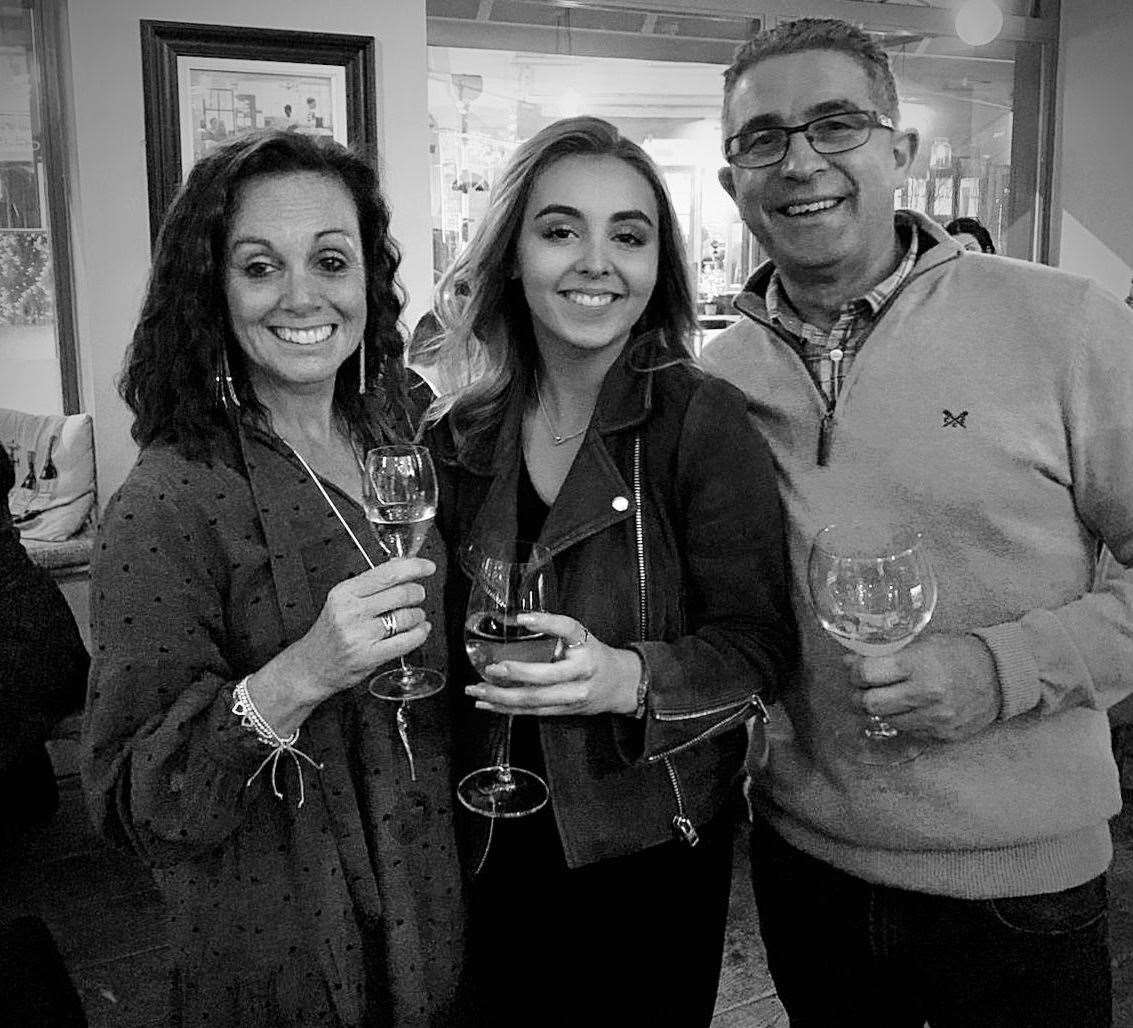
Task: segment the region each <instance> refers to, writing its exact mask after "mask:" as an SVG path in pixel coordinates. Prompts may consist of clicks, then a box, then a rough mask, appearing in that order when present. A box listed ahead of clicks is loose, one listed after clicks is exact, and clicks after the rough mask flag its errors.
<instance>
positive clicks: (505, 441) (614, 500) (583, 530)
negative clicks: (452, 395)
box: [469, 334, 665, 554]
mask: <svg viewBox="0 0 1133 1028" xmlns="http://www.w3.org/2000/svg"><path fill="white" fill-rule="evenodd" d="M664 359H665V351H664V350H663V349H661V348H660V347H659V346H658V345H657V341H656V339H655V338H654V337H653V336H652V335H651V334H650V335H646V336H642V337H640V338H639V339H637V340H635V341H633V342H631V343H630V344H628V345H627V346H626V347H625V349H623V350H622V352H621V354H620V355H619V356H618V359H617V360H616V361H615V362H614V364H613V366H612V367H611V368H610V370H609V372H608V373H607V374H606V378H605V380H604V381H603V383H602V389H601V392H600V393H599V394H598V402H597V403H596V404H595V407H594V414H593V416H592V417H591V419H590V426H589V428H587V430H586V435H585V437H584V438H583V441H582V445H581V447H579V450H578V454H577V455H576V456H575V458H574V463H573V464H572V465H571V468H570V471H569V472H568V473H567V477H566V480H565V481H564V482H563V486H562V489H560V490H559V495H558V497H557V498H556V500H555V503H554V505H553V506H552V508H551V512H550V514H549V515H548V516H547V520H546V523H545V524H544V525H543V532H542V535H541V536H540V538H539V539H538V540H536V541H537V542H540V543H542V544H543V545H544V546H546V547H547V548H548V549H549V550H550V551H551V553H552V554H557V553H560V552H562V551H563V550H565V549H568V548H569V547H571V546H574V545H575V544H576V543H578V542H579V541H580V540H582V539H586V538H588V537H589V536H592V535H594V534H595V533H597V532H601V531H603V530H604V529H606V528H608V527H609V526H611V525H614V524H617V523H618V522H619V521H625V520H627V519H628V518H630V517H632V516H633V513H634V511H633V491H632V489H631V488H630V487H629V485H627V483H626V480H625V477H624V476H623V475H622V473H621V471H620V470H619V468H618V465H617V463H616V461H615V459H614V457H613V455H612V453H611V451H610V444H611V443H612V442H613V441H614V440H615V439H616V438H617V437H618V436H619V435H621V434H622V433H625V432H628V431H630V430H632V429H634V428H636V427H638V426H639V425H641V424H642V423H643V422H644V421H645V419H646V418H647V417H648V416H649V411H650V409H651V407H652V398H653V375H652V374H651V373H650V372H648V371H643V370H640V369H641V368H642V367H649V366H650V365H651V364H652V363H655V362H657V361H658V360H664ZM525 402H526V398H525V397H524V396H523V395H522V393H521V392H520V391H519V390H516V391H515V392H514V394H513V396H512V397H511V400H510V401H509V404H508V407H507V409H506V411H505V413H504V416H503V418H502V419H501V422H500V431H499V435H498V436H497V437H496V443H495V451H494V454H493V457H492V462H491V463H492V468H493V473H492V474H493V477H492V481H491V484H490V485H489V486H488V492H487V495H486V496H485V498H484V502H483V504H482V505H481V507H480V510H479V512H478V513H477V515H476V517H475V519H474V520H473V522H472V529H471V532H470V534H469V538H470V539H471V540H472V541H473V542H475V541H476V540H477V539H480V538H483V536H484V535H487V534H489V533H500V534H505V535H506V534H510V535H514V534H515V532H516V521H517V511H516V504H517V496H518V489H519V471H520V461H522V460H523V447H522V442H521V440H522V435H523V433H522V429H523V410H524V404H525Z"/></svg>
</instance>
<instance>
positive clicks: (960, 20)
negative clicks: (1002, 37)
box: [956, 0, 1003, 46]
mask: <svg viewBox="0 0 1133 1028" xmlns="http://www.w3.org/2000/svg"><path fill="white" fill-rule="evenodd" d="M1002 30H1003V11H1001V10H1000V9H999V5H998V4H997V3H996V2H995V0H964V2H963V3H962V4H960V6H959V7H957V8H956V35H958V36H959V37H960V38H961V39H962V40H963V41H964V42H965V43H967V44H968V46H983V45H984V44H985V43H990V42H991V41H992V40H993V39H995V37H996V36H998V35H999V33H1000V32H1001V31H1002Z"/></svg>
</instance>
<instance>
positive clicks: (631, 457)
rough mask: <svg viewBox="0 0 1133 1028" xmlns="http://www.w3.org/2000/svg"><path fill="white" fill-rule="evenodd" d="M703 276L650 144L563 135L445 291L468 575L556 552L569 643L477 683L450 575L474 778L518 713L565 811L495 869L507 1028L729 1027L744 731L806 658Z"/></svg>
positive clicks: (501, 845) (504, 854) (538, 159)
mask: <svg viewBox="0 0 1133 1028" xmlns="http://www.w3.org/2000/svg"><path fill="white" fill-rule="evenodd" d="M685 267H686V265H685V260H684V252H683V246H682V243H681V239H680V234H679V230H678V227H677V222H676V218H675V215H674V213H673V209H672V206H671V203H670V201H669V198H668V194H667V193H666V191H665V188H664V185H663V183H662V180H661V177H660V174H659V172H658V171H657V169H656V167H655V166H654V165H653V163H652V162H651V161H650V160H649V158H648V157H647V156H646V155H645V153H644V152H643V151H642V150H641V149H640V147H638V146H637V145H636V144H634V143H632V142H630V141H628V140H626V139H624V138H622V137H621V136H619V135H618V133H617V131H616V129H614V128H613V126H611V125H609V124H608V123H607V122H604V121H600V120H599V119H596V118H574V119H568V120H564V121H559V122H555V123H554V124H552V125H550V126H548V127H547V128H545V129H543V130H542V131H540V132H539V133H537V134H536V135H535V136H534V137H532V138H531V139H530V140H528V141H527V142H525V143H523V144H522V145H521V146H520V147H519V148H518V149H517V151H516V152H515V154H514V156H513V157H512V160H511V162H510V163H509V165H508V167H507V168H506V170H505V171H504V172H503V173H502V175H501V177H500V179H499V181H498V182H497V184H496V186H495V189H494V192H493V194H492V198H491V201H490V203H489V205H488V209H487V212H486V214H485V218H484V221H483V222H482V224H481V227H480V228H479V230H478V231H477V234H476V235H475V237H474V238H473V240H472V241H471V243H470V244H469V246H468V248H467V249H466V250H465V251H464V253H463V255H462V256H461V257H460V258H459V259H458V260H457V262H456V263H455V264H454V265H453V267H452V268H451V269H450V270H449V271H448V272H447V273H446V275H445V277H444V278H443V279H442V281H441V282H440V284H439V286H438V292H437V296H438V316H439V320H440V323H441V325H442V326H443V327H444V328H445V329H446V332H445V334H444V335H443V336H441V338H440V339H439V340H438V341H437V342H436V343H435V344H433V345H432V346H430V345H429V344H428V342H427V341H428V339H429V335H430V334H429V333H426V332H423V333H422V334H421V335H422V339H423V341H424V346H425V349H426V353H425V354H424V355H423V356H425V357H427V358H429V359H430V360H431V361H433V362H436V363H438V364H439V370H440V371H441V372H445V371H448V372H452V371H455V372H456V373H457V377H459V376H460V375H461V374H462V375H463V376H464V382H465V384H466V387H465V388H464V389H463V391H459V392H458V393H457V395H456V399H455V402H452V403H451V409H449V411H448V414H447V417H446V419H445V421H444V422H443V423H442V424H441V426H440V428H439V429H438V430H437V432H436V433H435V436H436V437H435V439H434V444H435V446H436V448H437V451H438V455H439V457H440V462H439V466H440V468H441V477H442V492H441V505H440V510H439V518H440V522H439V523H440V525H441V528H442V534H443V535H444V536H445V539H446V542H447V544H448V547H449V552H450V561H451V560H452V559H453V558H454V554H455V553H456V552H457V551H458V550H459V549H460V548H462V547H464V546H465V545H467V544H470V543H475V542H476V541H477V540H478V539H479V538H480V537H481V535H482V533H485V532H493V531H496V532H498V531H501V530H502V531H512V532H514V533H515V534H516V535H517V536H518V537H519V538H528V539H536V540H537V541H539V542H541V543H543V544H545V545H546V546H547V547H549V548H550V549H551V551H552V553H553V554H554V560H555V565H556V570H557V573H558V582H559V596H558V600H559V603H558V608H557V611H558V612H557V613H555V614H550V615H547V616H543V617H537V618H534V619H532V620H531V621H530V622H529V624H530V625H531V626H532V627H533V628H537V629H542V630H545V631H549V632H551V633H553V634H555V635H558V636H560V637H561V638H562V639H563V640H564V641H565V642H566V646H567V648H566V649H565V650H564V656H563V658H562V659H561V660H559V661H558V662H556V663H552V664H535V663H531V664H520V663H515V662H506V663H503V664H499V665H494V666H489V668H488V669H487V671H486V672H485V674H486V680H485V681H483V682H477V681H476V676H475V675H474V673H473V672H472V669H471V667H469V666H468V664H467V662H466V659H465V658H464V656H463V653H464V649H463V641H462V638H461V618H462V615H463V612H464V605H465V603H466V598H467V595H468V582H467V581H466V580H465V579H464V577H463V576H458V575H455V574H454V575H452V576H450V579H449V591H448V595H447V597H446V615H447V621H448V624H449V632H450V661H452V662H454V663H452V664H451V666H452V667H454V668H456V667H459V668H460V669H461V670H460V671H457V672H454V679H455V680H456V681H457V682H461V683H475V684H470V685H468V688H467V689H466V690H465V691H466V692H467V693H468V695H469V696H471V697H473V698H475V699H476V700H477V701H478V702H477V704H476V707H478V708H482V709H474V708H473V705H472V704H471V703H468V704H467V706H466V711H465V712H466V717H465V718H464V719H463V721H462V723H461V727H460V732H459V738H460V739H461V740H462V741H465V742H467V744H468V749H467V752H465V753H464V754H463V755H462V756H463V761H464V767H465V769H467V770H471V769H472V768H476V767H482V766H484V765H485V764H488V763H495V762H496V759H495V757H494V751H495V748H496V745H497V744H498V741H499V736H500V732H499V729H500V728H501V725H502V723H503V719H501V718H493V717H490V716H489V715H488V714H486V713H484V712H483V710H484V709H486V710H489V711H494V712H497V713H501V714H502V713H508V712H514V713H515V714H518V715H524V716H521V717H517V718H516V719H515V723H514V724H515V727H514V732H513V737H514V738H513V748H512V761H513V763H514V764H516V765H517V766H520V767H525V768H528V769H531V770H535V771H537V772H539V773H540V774H541V775H542V777H544V778H545V780H546V781H547V782H548V783H549V786H550V793H551V802H550V804H549V805H548V806H546V807H544V808H543V810H542V811H540V812H539V813H537V814H534V815H531V816H528V817H525V818H522V819H519V820H515V821H501V822H495V823H493V831H492V833H491V836H490V845H488V843H487V842H486V841H485V838H484V835H487V833H486V832H485V833H484V835H481V836H479V838H477V839H475V840H474V842H473V843H472V844H471V845H470V846H469V852H468V858H469V860H470V863H471V864H472V866H474V867H475V866H476V865H480V868H479V874H478V877H477V878H476V881H475V884H474V886H473V907H472V923H471V924H472V930H471V938H472V940H473V941H472V949H473V960H474V963H473V975H474V977H475V983H476V988H477V990H478V992H479V993H480V994H481V995H482V996H484V997H485V1002H486V1006H487V1008H488V1020H489V1023H491V1024H493V1025H531V1024H534V1023H538V1024H540V1025H572V1026H573V1025H583V1024H597V1023H603V1024H606V1023H609V1024H627V1025H628V1024H642V1025H645V1024H649V1025H659V1024H674V1025H681V1026H682V1028H694V1026H696V1025H707V1024H708V1023H709V1021H710V1020H711V1018H712V1009H713V1005H714V1001H715V997H716V989H717V981H718V978H719V971H720V958H721V952H722V946H723V938H724V927H725V918H726V914H727V907H728V892H729V884H730V867H731V849H732V842H731V840H732V834H731V833H732V824H733V823H732V818H731V812H732V810H733V809H734V798H735V797H736V795H737V792H736V790H737V780H736V776H737V771H738V769H739V762H740V761H741V760H742V752H743V749H744V745H745V741H746V734H745V731H744V720H745V719H746V718H748V717H750V716H751V715H752V714H753V713H755V712H756V711H757V710H760V709H761V705H760V701H759V694H761V693H766V692H770V691H773V690H774V689H775V688H777V686H778V683H779V681H780V678H781V677H782V675H783V674H784V672H785V669H786V667H787V665H788V664H789V661H790V659H791V658H792V655H793V650H794V642H795V639H794V629H793V625H792V622H791V617H790V613H789V606H788V599H787V594H786V581H785V567H784V563H783V558H784V554H783V547H782V534H781V533H782V526H781V522H780V515H779V500H778V497H777V495H776V492H775V486H774V474H773V471H772V468H771V463H770V460H769V456H768V453H767V450H766V448H765V446H764V444H763V442H762V440H761V439H760V437H759V435H758V434H757V433H756V432H755V430H754V429H753V428H752V426H751V424H750V421H749V420H748V418H747V415H746V405H745V402H744V399H743V397H742V395H741V394H740V393H739V392H738V391H737V390H735V389H733V388H732V387H731V386H728V385H727V384H726V383H723V382H720V381H718V380H715V379H713V378H710V377H707V376H705V375H704V374H703V373H702V372H700V371H699V370H696V369H695V368H694V367H693V366H692V362H691V359H690V356H689V349H688V345H689V339H690V338H691V335H692V332H693V330H694V327H695V324H696V322H695V315H694V310H693V302H692V294H691V291H690V287H689V283H688V280H687V278H686V273H685ZM427 362H428V361H427ZM441 380H442V381H443V380H445V376H444V375H443V374H442V375H441ZM639 576H640V577H639ZM759 731H760V732H761V731H762V729H761V728H760V729H759ZM466 820H467V821H470V822H471V821H475V823H474V824H472V825H470V827H471V828H473V829H479V828H487V825H488V822H486V821H484V820H481V819H478V818H476V816H475V815H472V814H469V815H468V816H467V818H466ZM678 826H680V827H683V829H684V831H683V833H682V832H680V831H678V830H677V828H678ZM695 839H698V840H699V841H698V842H697V844H696V845H694V846H692V845H690V842H692V841H694V840H695ZM661 983H664V984H661Z"/></svg>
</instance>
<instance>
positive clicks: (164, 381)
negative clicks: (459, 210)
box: [119, 130, 409, 459]
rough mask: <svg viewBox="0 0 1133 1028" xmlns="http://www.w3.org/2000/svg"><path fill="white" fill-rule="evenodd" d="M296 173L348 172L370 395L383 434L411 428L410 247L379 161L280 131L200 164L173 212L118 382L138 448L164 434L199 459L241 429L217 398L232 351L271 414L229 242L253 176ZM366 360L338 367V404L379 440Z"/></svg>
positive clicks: (257, 408)
mask: <svg viewBox="0 0 1133 1028" xmlns="http://www.w3.org/2000/svg"><path fill="white" fill-rule="evenodd" d="M298 172H314V173H316V174H319V175H325V176H328V177H330V178H335V179H338V180H339V181H341V182H342V184H343V185H344V186H345V187H346V189H347V191H348V192H349V193H350V195H351V196H352V197H353V199H354V204H355V206H356V208H357V212H358V226H359V230H360V232H361V236H362V252H363V255H364V258H365V263H366V307H367V314H366V327H365V330H364V332H363V345H364V346H365V356H366V370H367V385H368V392H370V393H372V394H373V395H375V396H376V397H377V399H378V400H379V403H378V408H379V409H378V412H377V417H378V419H379V422H380V423H381V427H382V434H386V435H393V434H405V430H404V429H403V428H402V427H401V426H405V425H406V424H407V422H408V410H409V398H408V390H407V379H406V371H405V366H404V361H403V359H402V357H403V348H404V342H403V338H402V334H401V328H400V317H401V311H402V307H403V305H404V293H403V290H402V288H401V285H400V283H399V282H398V281H397V277H396V275H397V267H398V263H399V262H400V260H401V255H400V253H399V251H398V248H397V244H396V243H395V242H394V241H393V239H392V238H391V237H390V235H389V208H388V207H387V205H386V202H385V200H384V198H383V197H382V194H381V190H380V187H379V182H378V173H377V170H376V168H375V166H374V163H373V162H372V161H371V160H369V159H367V158H366V157H365V156H363V155H361V154H359V153H356V152H354V151H351V150H349V149H347V148H346V147H344V146H342V145H340V144H339V143H336V142H334V141H333V140H332V139H329V138H328V137H323V136H308V135H304V134H302V133H297V132H284V131H278V130H270V131H263V132H254V133H249V134H248V135H245V136H241V137H240V138H238V139H236V140H234V141H233V142H231V143H228V144H226V145H224V146H222V147H220V148H219V149H217V150H216V151H215V152H214V153H212V154H210V155H209V156H207V157H205V158H203V159H202V160H200V161H198V162H197V164H195V165H194V166H193V170H192V171H191V172H190V173H189V178H188V181H187V182H186V183H185V185H184V186H183V187H182V189H181V191H180V192H179V193H178V194H177V197H176V198H175V199H174V201H173V203H172V205H171V206H170V208H169V211H168V212H167V213H166V215H165V219H164V221H163V223H162V226H161V232H160V233H159V235H158V238H157V244H156V246H155V249H154V255H153V266H152V270H151V272H150V278H149V284H148V286H147V289H146V296H145V300H144V302H143V304H142V311H141V315H140V316H139V318H138V324H137V327H136V328H135V329H134V336H133V340H132V342H131V344H130V348H129V350H128V352H127V354H126V363H125V369H124V371H123V374H122V378H121V381H120V383H119V391H120V392H121V394H122V398H123V399H124V400H125V401H126V403H127V405H128V406H129V407H130V409H131V410H132V411H133V412H134V425H133V428H132V429H131V433H132V435H133V437H134V440H135V441H136V442H137V443H138V444H139V445H140V446H146V445H147V444H149V443H152V442H166V443H170V444H172V445H174V446H176V447H177V448H178V449H179V450H180V451H181V452H182V453H183V454H185V455H186V456H187V457H189V458H190V459H203V458H205V457H207V456H208V455H209V454H210V453H211V452H212V451H213V445H214V443H215V441H216V440H217V438H218V437H219V436H220V435H222V434H224V433H228V432H231V431H232V430H233V424H232V421H231V420H230V414H228V413H226V412H225V410H224V409H223V408H222V407H221V406H220V405H219V404H218V402H217V368H218V365H219V361H220V358H221V355H222V354H223V353H226V354H227V356H228V361H229V365H230V367H231V371H232V379H233V384H234V386H235V389H236V395H237V396H238V397H239V399H240V404H241V407H242V408H243V409H244V410H246V411H250V412H252V413H254V414H257V415H258V416H259V417H260V418H261V419H262V420H263V421H264V422H265V423H266V422H268V420H269V419H268V413H267V410H266V409H265V408H264V407H263V405H262V404H261V403H260V402H259V401H258V400H257V398H256V395H255V392H254V391H253V389H252V386H251V384H250V382H249V381H248V378H247V375H246V374H245V371H244V367H243V361H242V359H241V350H240V347H239V345H238V344H237V342H236V339H235V337H234V335H233V333H232V328H231V325H230V320H229V314H228V303H227V299H226V294H225V286H224V272H225V242H226V239H227V235H228V228H229V226H230V225H231V223H232V220H233V216H234V215H235V213H236V205H237V203H238V202H239V198H240V189H241V187H242V186H243V185H244V184H245V183H246V182H248V181H250V180H251V179H254V178H256V177H258V176H265V175H286V174H291V173H298ZM358 359H359V358H358V353H357V352H355V353H352V354H351V355H350V356H349V357H348V358H347V359H346V360H345V361H344V362H343V364H342V366H341V367H340V368H339V369H338V374H337V376H336V379H335V387H334V400H333V403H334V409H335V413H336V414H337V415H338V417H339V418H340V419H341V420H342V421H343V422H344V424H345V425H347V426H349V428H350V429H351V430H353V431H357V432H359V434H360V435H361V436H362V438H363V439H365V440H367V441H368V442H371V441H374V437H375V433H374V432H373V430H372V428H371V426H370V418H371V417H372V416H373V415H374V408H373V406H372V405H368V404H367V403H366V398H365V397H363V396H360V395H359V394H358V377H359V368H358ZM392 426H397V430H396V431H395V430H394V428H393V427H392Z"/></svg>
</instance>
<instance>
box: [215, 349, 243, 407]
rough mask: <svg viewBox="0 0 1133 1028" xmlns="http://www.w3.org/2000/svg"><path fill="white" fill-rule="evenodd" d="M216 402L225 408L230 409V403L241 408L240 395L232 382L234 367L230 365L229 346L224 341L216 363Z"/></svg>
mask: <svg viewBox="0 0 1133 1028" xmlns="http://www.w3.org/2000/svg"><path fill="white" fill-rule="evenodd" d="M216 402H217V403H218V404H220V406H221V407H223V408H224V409H225V410H228V405H229V404H231V405H232V406H233V407H235V408H237V409H239V408H240V397H238V396H237V395H236V387H235V386H234V385H233V384H232V369H231V368H229V366H228V347H226V346H225V345H224V344H223V343H222V344H221V346H220V356H219V357H218V358H217V364H216Z"/></svg>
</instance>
